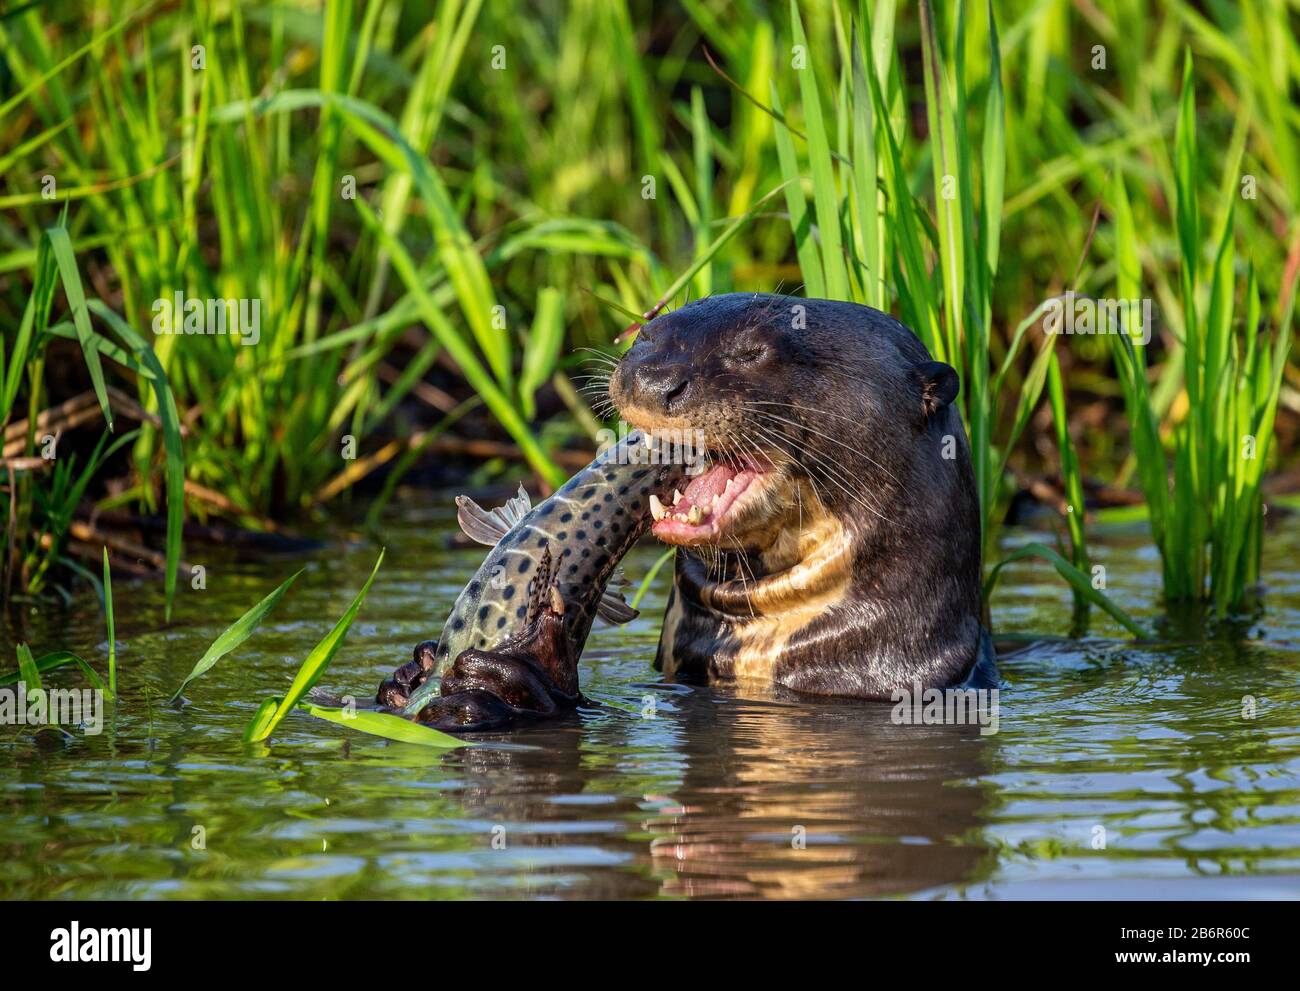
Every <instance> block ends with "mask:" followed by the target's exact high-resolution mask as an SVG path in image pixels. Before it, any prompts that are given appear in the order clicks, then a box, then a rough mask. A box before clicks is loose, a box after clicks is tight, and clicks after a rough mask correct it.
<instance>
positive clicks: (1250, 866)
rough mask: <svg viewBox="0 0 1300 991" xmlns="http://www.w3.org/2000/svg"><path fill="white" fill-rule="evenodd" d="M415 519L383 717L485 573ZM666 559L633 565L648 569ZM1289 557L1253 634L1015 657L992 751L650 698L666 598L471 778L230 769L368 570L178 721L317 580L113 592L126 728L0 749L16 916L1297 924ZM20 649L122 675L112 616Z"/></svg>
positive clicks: (375, 610)
mask: <svg viewBox="0 0 1300 991" xmlns="http://www.w3.org/2000/svg"><path fill="white" fill-rule="evenodd" d="M396 515H399V516H400V517H401V522H395V523H393V524H391V525H390V526H389V528H388V530H387V533H386V534H385V540H386V542H387V545H388V557H387V559H386V561H385V564H384V568H383V570H382V571H381V573H380V575H379V577H378V579H377V580H376V582H375V585H374V587H373V589H372V591H371V594H370V598H369V600H368V602H367V603H366V606H365V609H364V611H363V612H362V615H361V618H360V619H359V621H358V623H357V625H356V626H355V627H354V628H353V630H352V633H351V635H350V636H349V638H348V641H347V643H346V645H345V647H344V648H343V650H342V651H341V652H340V653H339V655H338V656H337V657H336V659H335V661H334V664H333V666H332V668H331V669H330V671H329V673H328V674H327V675H326V678H325V680H324V682H323V685H324V686H327V687H329V688H331V689H332V690H335V691H339V692H347V691H351V692H355V693H357V694H358V695H360V694H363V693H364V694H367V695H368V694H370V693H372V692H373V691H374V689H375V687H376V686H377V684H378V682H379V680H380V679H381V678H382V677H383V676H385V675H386V674H388V673H389V672H390V671H391V670H392V668H393V667H394V666H395V665H396V664H398V663H400V662H402V661H404V660H406V659H407V658H409V656H410V654H409V652H410V648H411V645H412V644H414V643H415V642H416V641H418V640H421V639H423V638H425V637H428V636H432V635H435V634H436V631H437V630H438V628H439V626H440V625H441V623H442V620H443V618H444V617H445V615H446V613H447V610H448V609H449V607H450V605H451V603H452V600H453V599H454V597H455V595H456V593H457V592H458V591H459V590H460V587H461V585H462V583H463V582H464V581H466V580H467V579H468V578H469V576H470V575H471V574H472V572H473V571H474V569H475V568H476V567H477V565H478V563H479V562H480V561H481V559H482V554H481V552H480V551H479V550H473V549H471V550H449V549H448V548H447V536H448V534H449V533H451V532H452V529H453V528H454V526H455V524H454V519H453V513H452V509H451V503H450V499H449V498H438V499H430V500H428V502H427V504H426V505H422V506H411V505H409V504H408V505H407V506H405V507H403V508H402V510H401V512H400V513H399V514H396ZM1035 536H1039V537H1041V535H1036V534H1033V533H1029V532H1027V531H1013V532H1012V534H1011V536H1010V538H1009V539H1010V540H1011V541H1012V542H1015V541H1018V540H1023V539H1029V538H1032V537H1035ZM656 550H657V549H656V548H655V547H653V546H651V545H646V546H642V547H640V548H638V549H637V550H636V551H634V553H633V555H632V556H631V557H630V558H629V559H628V561H627V570H628V572H629V574H631V575H633V576H639V575H641V574H643V573H644V571H645V569H646V567H648V565H649V563H650V562H651V561H652V560H653V557H654V554H655V553H656ZM1297 550H1300V523H1297V522H1296V521H1284V522H1283V524H1282V525H1281V527H1280V528H1279V529H1278V530H1276V531H1273V532H1271V533H1270V534H1269V537H1268V546H1267V550H1266V573H1267V574H1268V576H1269V580H1270V585H1271V591H1270V596H1269V600H1268V601H1269V606H1270V610H1269V612H1268V614H1267V615H1266V616H1265V617H1264V625H1263V626H1260V625H1258V624H1257V625H1256V626H1253V627H1251V629H1250V630H1249V636H1248V637H1247V638H1246V639H1238V640H1236V641H1231V642H1219V643H1212V644H1210V645H1208V646H1205V645H1197V646H1188V645H1182V646H1177V645H1175V646H1167V647H1160V648H1149V647H1143V648H1141V649H1137V648H1134V647H1131V646H1128V645H1126V644H1125V643H1124V642H1123V641H1122V639H1120V637H1119V634H1118V631H1117V630H1115V629H1114V628H1113V627H1110V626H1109V625H1108V624H1107V623H1105V622H1098V623H1097V624H1096V626H1095V632H1096V633H1097V634H1099V636H1098V638H1097V639H1094V640H1091V641H1088V642H1083V643H1063V644H1060V643H1052V644H1037V645H1034V646H1031V647H1028V648H1026V649H1021V650H1019V651H1017V652H1015V653H1013V654H1010V655H1009V656H1006V657H1004V659H1003V661H1002V665H1001V667H1002V675H1003V679H1004V684H1003V690H1002V693H1001V699H1000V711H999V730H998V732H997V733H996V734H993V735H980V733H979V732H978V729H977V728H976V727H969V726H968V727H951V726H948V727H945V726H930V727H926V726H920V727H910V726H896V725H893V724H891V722H890V721H889V713H890V706H888V705H876V704H855V703H845V702H820V703H815V704H813V703H809V704H795V703H791V702H788V701H781V700H778V699H774V698H765V697H755V696H754V695H752V694H751V695H742V694H739V693H737V692H735V691H732V690H728V689H724V688H708V687H687V686H680V685H673V684H667V683H664V682H662V681H661V680H660V679H659V678H658V676H657V675H656V674H655V672H654V671H653V670H652V669H651V667H650V661H651V659H652V658H653V656H654V647H655V643H656V640H657V637H658V626H659V617H660V615H661V614H662V607H663V597H662V592H663V587H662V583H661V586H660V588H659V589H658V590H657V593H658V594H655V593H652V594H651V596H649V597H648V598H647V600H646V603H645V608H643V616H642V618H641V619H638V620H637V621H635V622H634V623H632V624H630V625H629V626H628V627H624V628H620V629H611V628H607V627H599V626H598V628H597V629H596V631H595V632H594V633H593V635H592V639H591V641H590V642H589V644H588V648H587V651H586V653H585V655H584V657H583V660H582V666H581V677H582V684H583V688H584V690H585V691H586V693H587V694H588V695H589V696H590V697H591V698H593V699H595V700H598V701H599V702H600V703H602V704H601V706H600V707H599V708H598V709H596V710H592V711H587V712H583V713H581V714H579V715H577V716H575V717H573V718H572V719H570V720H568V721H565V722H559V723H552V724H549V725H544V726H539V727H536V728H532V729H528V730H524V731H520V732H516V733H513V734H506V735H500V736H496V737H493V738H491V739H492V740H494V741H496V745H493V746H486V747H479V748H466V749H460V750H454V751H438V750H426V749H423V748H417V747H413V746H409V745H405V744H399V743H390V742H387V741H384V740H378V739H375V738H372V737H367V736H364V735H360V734H356V733H351V732H349V731H348V730H346V729H343V728H341V727H337V726H334V725H331V724H328V723H324V722H321V721H319V720H315V719H312V718H311V717H309V716H306V715H294V716H291V717H290V718H289V719H288V720H287V721H286V722H285V723H284V724H283V726H282V727H281V730H280V731H279V732H278V733H277V734H276V737H275V738H274V740H273V741H272V745H271V746H269V747H267V746H261V745H246V744H244V743H242V742H241V740H240V734H241V731H242V729H243V727H244V725H245V724H246V723H247V721H248V720H249V718H250V717H251V716H252V714H253V711H254V709H255V708H256V706H257V704H258V702H259V701H260V700H261V699H262V698H264V697H266V696H268V695H273V694H279V693H280V692H282V691H283V690H284V688H285V687H286V686H287V684H288V680H289V679H290V678H291V677H292V675H293V673H294V672H295V671H296V669H297V666H298V663H299V662H300V661H301V659H302V658H303V657H304V656H305V655H306V653H307V652H308V651H309V650H310V648H311V647H312V646H313V645H314V644H315V642H316V641H317V640H318V639H319V638H320V636H322V635H323V634H324V632H325V631H326V630H327V629H328V627H329V625H330V624H331V623H332V622H333V621H334V619H335V618H337V617H338V616H339V615H341V614H342V612H343V610H344V609H345V608H346V606H347V603H348V601H349V600H350V598H351V596H352V595H353V594H354V592H355V590H356V589H357V588H359V587H360V585H361V583H362V582H363V581H364V579H365V576H366V575H367V574H368V572H369V570H370V567H371V565H372V564H373V562H374V557H375V551H374V549H373V548H370V547H366V546H361V545H357V546H355V547H353V548H350V549H347V550H345V551H340V550H339V549H338V548H337V547H332V548H330V549H328V550H325V551H322V552H321V553H319V554H317V555H314V556H312V557H311V558H309V559H308V560H307V562H306V564H307V572H306V574H305V575H303V577H302V578H300V579H299V582H298V585H297V586H296V587H295V588H294V589H293V591H292V592H291V593H290V594H289V596H288V597H287V598H286V599H285V600H284V601H283V602H282V603H281V606H280V608H279V610H278V611H277V613H276V614H274V615H273V616H272V618H271V619H270V620H269V621H268V622H267V624H266V625H265V626H264V627H263V629H262V630H261V631H260V632H259V633H258V634H257V635H256V636H255V637H254V639H252V640H251V641H249V642H248V643H247V644H246V645H245V646H244V648H242V649H241V650H240V651H239V652H238V653H237V654H236V655H232V656H228V657H226V658H224V659H223V660H222V661H221V662H219V663H218V665H217V666H216V667H215V668H214V669H213V670H211V671H209V672H208V673H207V674H206V675H204V676H203V677H202V678H200V679H199V680H198V681H197V682H195V683H194V684H193V685H192V686H191V687H190V689H188V690H187V693H186V694H187V696H188V698H189V700H190V704H189V705H188V706H186V707H185V708H183V709H181V710H176V709H172V708H168V707H167V706H165V705H164V704H163V699H165V698H166V697H167V696H169V695H170V694H171V693H172V691H174V690H175V688H176V686H177V685H178V684H179V683H180V681H181V679H182V678H183V677H184V676H185V674H186V673H188V671H189V669H190V667H191V666H192V664H193V662H194V661H195V659H197V657H198V656H199V655H200V654H201V653H202V652H203V650H204V649H205V648H206V646H207V644H208V643H209V642H210V641H211V640H212V639H213V638H214V637H215V636H216V635H217V634H218V633H219V632H220V631H221V630H222V629H223V628H224V627H225V626H226V625H227V624H228V623H229V622H231V621H232V620H233V619H234V618H235V617H236V616H238V615H239V614H240V613H241V612H242V611H243V610H244V609H246V608H247V607H248V606H249V605H251V604H252V603H253V602H255V601H256V600H257V599H258V598H260V597H261V596H262V595H264V594H266V593H267V592H269V591H270V590H271V589H272V588H274V587H275V585H276V584H278V583H279V582H280V581H282V580H283V579H284V578H285V577H286V576H287V575H288V574H289V573H290V572H291V571H292V570H294V569H296V568H297V567H298V566H300V565H301V564H302V563H303V562H302V561H301V560H298V559H283V558H281V559H270V560H264V561H260V562H257V563H256V564H237V563H233V562H228V561H223V560H222V559H220V558H216V559H214V560H212V561H211V562H209V563H208V579H207V584H208V588H207V590H206V591H193V590H190V589H188V588H184V587H183V589H182V592H181V594H180V601H179V603H178V608H177V610H176V617H175V619H174V621H173V623H172V624H171V625H170V626H169V627H164V626H163V624H162V622H161V616H160V615H159V611H158V607H157V604H156V603H155V602H154V598H155V595H154V594H153V593H152V592H148V593H146V591H144V590H142V589H139V588H138V587H133V586H132V585H131V584H130V583H127V582H125V581H120V582H119V583H118V584H117V586H116V594H117V600H118V601H117V614H118V641H119V687H120V690H121V693H122V699H121V701H120V703H119V704H118V706H117V707H116V708H115V709H113V708H112V707H110V709H109V713H108V715H107V717H106V724H105V727H104V731H103V733H102V734H100V735H99V736H83V735H80V734H77V735H76V736H75V738H74V739H67V738H62V737H59V736H57V735H56V734H53V733H50V732H42V733H39V734H38V733H33V732H32V731H31V730H21V729H19V728H17V727H13V726H5V727H0V802H2V804H3V813H2V814H0V846H3V848H4V850H5V857H4V861H3V865H2V866H0V896H3V897H5V898H250V897H291V898H484V897H493V898H496V897H506V898H523V897H548V898H598V897H622V898H727V897H743V898H753V897H760V898H839V897H861V896H866V897H917V898H987V897H1002V898H1005V897H1016V896H1034V897H1040V896H1064V897H1095V898H1120V897H1210V898H1237V897H1280V896H1289V897H1295V896H1297V895H1300V705H1298V704H1297V703H1300V572H1297V570H1296V564H1295V562H1296V560H1297V557H1298V555H1297ZM203 554H204V551H203V550H202V549H201V548H197V547H196V548H192V549H191V558H192V559H193V560H195V561H196V562H198V563H204V560H203ZM1096 556H1097V558H1098V560H1099V561H1100V562H1101V563H1103V564H1105V565H1106V566H1107V569H1108V585H1109V589H1110V591H1111V593H1112V594H1114V595H1115V596H1116V597H1117V598H1118V599H1119V601H1120V602H1121V603H1123V604H1124V605H1125V606H1126V607H1127V608H1129V609H1131V610H1132V611H1133V612H1135V613H1137V614H1139V615H1143V616H1151V615H1153V612H1154V606H1155V602H1156V593H1157V586H1156V583H1157V562H1156V559H1155V556H1154V552H1153V551H1152V550H1151V548H1150V547H1149V545H1147V544H1145V543H1144V542H1143V540H1142V539H1141V532H1140V529H1139V530H1137V531H1129V532H1125V531H1118V532H1112V533H1109V534H1102V535H1100V536H1099V539H1098V546H1097V555H1096ZM1068 615H1069V603H1068V597H1067V595H1066V593H1065V591H1064V588H1063V586H1062V585H1061V584H1060V583H1059V582H1058V581H1057V580H1056V579H1055V578H1054V576H1053V575H1052V574H1050V573H1049V571H1048V570H1047V569H1046V568H1045V567H1041V566H1038V565H1033V564H1030V565H1026V566H1023V567H1020V566H1017V567H1016V568H1015V569H1010V568H1009V569H1007V572H1006V574H1005V577H1004V580H1003V584H1002V586H1001V588H1000V590H999V593H998V595H997V597H996V599H995V616H996V617H997V620H998V626H999V633H1000V634H1009V633H1038V632H1053V633H1059V632H1062V631H1063V630H1064V628H1065V626H1066V625H1067V623H1068ZM21 636H22V637H24V638H25V639H27V640H29V641H30V642H31V643H32V645H33V647H34V649H35V651H36V653H37V654H40V653H42V652H44V651H46V650H50V649H54V648H55V647H63V646H66V647H70V648H72V649H75V650H78V651H79V652H80V653H82V654H83V656H86V657H88V658H91V659H93V660H94V662H95V663H96V665H97V666H98V667H100V669H101V670H102V669H103V663H104V660H103V659H104V657H105V652H106V644H105V640H104V637H105V634H104V631H103V626H102V618H101V617H100V615H99V613H98V610H97V609H96V608H95V604H94V602H93V601H92V600H89V599H87V600H83V601H81V602H79V603H78V604H77V606H76V607H75V608H74V609H73V610H71V611H69V612H61V611H54V610H47V611H45V612H44V613H42V614H40V615H34V616H31V617H29V618H28V627H27V629H25V630H24V631H23V632H22V634H21ZM1106 636H1114V639H1104V637H1106ZM5 656H6V658H8V659H9V660H8V661H7V663H6V667H11V666H12V664H13V662H12V657H13V651H12V649H6V651H5ZM49 681H50V682H51V683H52V684H66V685H73V684H79V681H78V679H77V677H76V676H75V675H73V674H72V673H70V672H66V671H65V672H60V673H59V674H57V675H55V676H51V677H50V679H49ZM1246 696H1250V697H1252V698H1253V699H1254V700H1255V705H1256V715H1255V718H1253V719H1246V718H1243V698H1244V697H1246ZM650 703H653V709H654V712H655V717H654V718H653V719H646V718H642V711H643V709H644V708H645V707H647V706H648V705H650Z"/></svg>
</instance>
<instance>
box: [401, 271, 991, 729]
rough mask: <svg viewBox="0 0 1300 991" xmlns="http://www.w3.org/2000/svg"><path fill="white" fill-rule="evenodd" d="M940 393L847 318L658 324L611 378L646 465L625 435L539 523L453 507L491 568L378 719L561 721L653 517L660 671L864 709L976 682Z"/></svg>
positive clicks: (964, 461)
mask: <svg viewBox="0 0 1300 991" xmlns="http://www.w3.org/2000/svg"><path fill="white" fill-rule="evenodd" d="M957 391H958V381H957V373H956V372H955V371H954V370H953V369H952V368H951V367H949V366H948V365H945V364H943V363H942V362H937V361H933V360H931V357H930V355H929V354H928V353H927V352H926V350H925V347H924V346H923V345H922V344H921V342H920V340H918V339H917V337H916V336H915V335H914V334H913V333H912V332H911V331H909V330H908V329H907V328H906V327H904V326H903V325H902V324H900V323H899V322H898V321H896V320H894V319H893V318H892V317H890V316H888V315H887V314H884V313H881V312H879V311H878V310H873V309H871V308H870V307H866V306H858V305H856V304H853V303H842V302H833V301H830V300H820V299H799V298H795V297H788V296H777V295H766V294H763V295H760V294H752V295H751V294H730V295H725V296H715V297H711V298H709V299H705V300H701V301H699V302H695V303H691V304H688V305H687V306H684V307H682V308H681V309H679V310H676V311H673V312H671V313H668V314H665V315H663V316H660V317H657V318H656V319H654V320H652V321H650V322H649V323H647V324H646V325H645V326H644V327H643V328H642V329H641V332H640V336H639V338H638V340H637V341H636V343H635V344H634V345H633V346H632V347H631V349H630V350H629V351H628V352H627V354H626V355H625V356H624V357H623V359H622V360H621V361H620V362H619V363H618V366H617V368H616V369H615V371H614V373H613V375H612V376H611V379H610V383H609V395H610V398H611V400H612V401H613V402H614V404H615V405H616V406H617V408H618V410H619V412H620V413H621V415H622V416H623V418H624V419H625V420H627V421H628V422H629V423H631V424H632V425H634V426H635V427H637V428H638V429H639V430H640V431H642V432H643V433H644V435H645V436H646V437H650V438H652V439H653V441H652V444H651V446H653V447H654V449H655V451H656V454H655V456H654V461H653V463H652V464H650V465H645V464H643V463H640V461H639V459H638V458H636V457H634V455H636V454H637V452H640V451H642V450H643V448H642V434H634V435H633V436H632V437H631V438H627V439H625V440H624V441H623V442H622V443H621V444H619V445H618V446H617V447H615V448H612V449H611V450H609V451H606V452H605V453H603V454H602V455H601V456H600V457H599V458H597V459H596V460H595V461H594V462H592V464H591V465H589V466H588V467H587V468H585V469H583V471H581V472H579V473H578V475H576V476H574V478H573V479H571V480H570V481H569V482H568V483H567V484H566V485H565V486H564V487H563V488H561V489H560V490H559V491H558V492H556V493H555V494H554V495H553V496H552V497H551V498H550V499H548V500H547V501H546V502H544V503H543V504H542V505H540V506H538V507H536V508H531V507H530V506H529V505H528V501H527V497H526V496H523V494H522V493H521V495H520V497H518V498H517V499H515V500H512V501H511V503H509V504H507V506H505V507H502V508H501V509H498V510H494V511H492V512H490V513H489V512H485V511H484V510H482V509H480V508H479V507H477V506H475V505H474V504H473V503H472V502H469V501H468V500H464V499H463V498H462V499H461V500H460V503H461V522H462V526H464V528H465V530H466V532H467V533H469V534H470V535H471V536H473V537H475V538H476V539H479V540H481V541H483V542H484V543H488V544H490V545H492V547H493V551H492V553H490V554H489V556H488V558H487V560H486V561H485V562H484V564H483V566H482V567H481V568H480V569H479V573H478V574H477V575H476V576H475V578H474V580H473V581H471V582H470V584H469V585H467V586H466V588H465V591H464V592H462V593H461V596H460V598H459V599H458V600H457V603H456V606H455V607H454V608H453V610H452V614H451V617H450V618H449V619H448V621H447V624H446V626H445V627H444V629H443V633H442V637H441V643H440V644H439V643H438V642H434V641H426V642H425V643H422V644H419V645H418V646H417V647H416V648H415V651H414V657H413V659H412V661H411V662H409V663H408V664H405V665H403V666H401V667H400V668H398V669H397V671H395V672H394V674H393V677H392V678H390V679H388V680H386V681H385V682H384V683H383V684H382V685H381V686H380V689H379V692H378V696H377V702H378V704H380V705H381V706H384V707H385V708H389V709H393V710H397V711H401V712H403V713H404V714H406V715H409V716H413V717H414V718H416V719H418V720H419V721H421V722H424V723H426V724H428V725H433V726H436V727H438V728H441V729H457V730H462V731H478V730H486V729H497V728H501V727H503V726H505V725H507V724H509V723H512V722H516V721H518V720H520V719H536V718H544V717H549V716H553V715H555V714H557V713H560V712H565V711H571V710H572V709H573V708H574V707H575V706H577V705H579V704H580V703H581V701H582V696H581V694H580V693H579V691H578V675H577V659H578V655H579V653H581V650H582V647H583V644H584V643H585V641H586V638H587V632H588V630H589V629H590V627H591V620H592V618H593V617H594V616H595V615H596V614H600V615H603V616H605V617H606V618H608V619H612V620H613V621H615V622H619V621H625V620H626V619H628V618H630V617H631V616H633V615H635V612H634V611H633V610H630V609H629V608H628V607H627V606H626V604H623V603H621V600H620V599H619V598H618V596H617V594H615V593H611V592H609V591H608V590H607V589H606V583H607V582H608V581H609V580H610V577H611V575H612V574H613V570H614V567H615V565H616V564H617V563H618V560H619V558H621V557H622V555H623V554H624V553H626V551H627V549H628V548H629V547H630V546H631V545H632V543H633V542H634V541H635V539H636V538H637V537H638V536H639V535H640V533H641V532H642V531H643V529H644V527H645V525H646V523H649V522H651V520H653V522H652V525H651V532H652V533H653V534H654V535H655V536H656V537H658V538H659V539H660V540H662V541H665V542H667V543H670V544H675V545H678V547H680V548H681V550H680V551H679V553H678V554H677V563H676V575H675V580H674V586H673V592H672V595H671V596H670V599H669V606H668V611H667V614H666V616H665V618H664V624H663V632H662V634H661V636H660V641H659V650H658V654H657V657H656V666H657V667H659V668H660V669H661V670H662V671H664V673H666V674H668V675H674V676H679V677H693V678H700V679H720V680H726V681H739V682H745V681H748V682H758V683H760V684H764V685H768V686H774V687H777V688H780V689H784V690H790V691H793V692H798V693H807V694H813V695H835V696H844V697H853V698H863V699H888V698H890V695H891V693H893V692H894V691H896V690H899V689H903V690H912V689H914V688H915V687H917V686H919V687H921V688H944V687H949V686H952V685H956V684H961V683H964V684H965V687H991V685H992V683H993V679H994V670H993V654H992V646H991V643H990V641H989V638H988V635H987V633H985V632H984V630H983V629H982V627H981V625H980V618H979V617H980V531H979V526H980V521H979V505H978V500H977V498H976V494H975V480H974V476H973V473H972V471H971V464H970V454H969V451H968V450H967V446H966V439H965V432H964V430H963V429H962V424H961V419H960V416H959V414H958V411H957V408H956V407H955V406H954V405H953V400H954V399H955V398H956V396H957ZM665 454H668V455H673V454H675V455H676V456H678V457H680V458H681V459H682V461H681V462H676V463H674V462H669V463H664V462H663V461H661V460H660V458H661V457H663V456H664V455H665ZM688 476H689V481H688V480H687V478H688ZM679 483H680V484H681V485H684V486H685V488H684V489H679V488H678V487H677V485H678V484H679ZM605 528H607V529H605ZM438 673H440V674H441V675H442V677H441V679H435V678H434V677H433V676H434V675H435V674H438Z"/></svg>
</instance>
